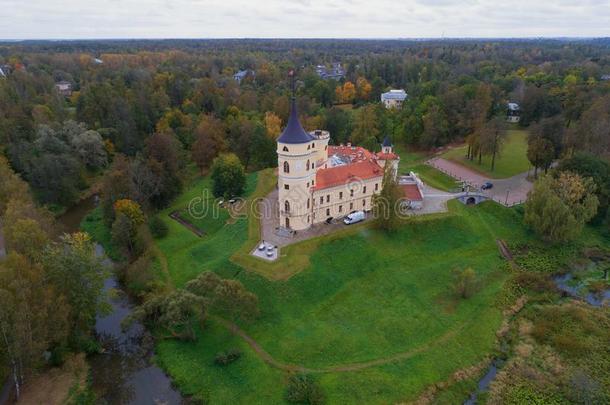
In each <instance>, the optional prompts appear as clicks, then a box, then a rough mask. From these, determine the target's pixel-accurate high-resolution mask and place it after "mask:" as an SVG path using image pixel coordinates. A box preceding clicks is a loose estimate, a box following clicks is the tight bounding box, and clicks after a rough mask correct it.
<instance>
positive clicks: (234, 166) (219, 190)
mask: <svg viewBox="0 0 610 405" xmlns="http://www.w3.org/2000/svg"><path fill="white" fill-rule="evenodd" d="M211 178H212V191H213V193H214V195H215V196H216V197H225V198H233V197H236V196H240V195H241V194H242V193H243V191H244V187H245V185H246V172H245V170H244V166H243V165H242V164H241V162H240V161H239V158H238V157H237V156H235V155H234V154H232V153H226V154H222V155H220V156H218V157H217V158H216V159H214V163H213V164H212V174H211Z"/></svg>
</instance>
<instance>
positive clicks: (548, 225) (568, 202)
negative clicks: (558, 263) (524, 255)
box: [524, 172, 599, 243]
mask: <svg viewBox="0 0 610 405" xmlns="http://www.w3.org/2000/svg"><path fill="white" fill-rule="evenodd" d="M598 204H599V201H598V200H597V197H596V196H595V195H594V194H593V183H592V182H591V181H590V180H588V179H583V178H582V177H580V176H579V175H577V174H573V173H569V172H561V173H560V174H559V176H558V177H557V178H553V177H551V176H544V177H541V178H540V179H538V180H537V181H536V183H535V184H534V188H533V190H532V191H531V192H530V194H529V195H528V198H527V201H526V202H525V214H524V222H525V224H526V225H528V226H530V227H531V228H532V229H533V230H534V231H535V232H536V233H538V234H539V235H540V236H541V237H542V238H543V239H545V240H547V241H549V242H553V243H559V242H567V241H569V240H572V239H574V238H575V237H576V236H578V235H579V234H580V232H581V231H582V228H583V226H584V224H585V223H586V222H587V221H589V220H590V219H591V218H593V216H594V215H595V213H596V212H597V206H598Z"/></svg>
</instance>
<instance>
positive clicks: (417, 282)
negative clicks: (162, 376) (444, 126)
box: [157, 176, 526, 404]
mask: <svg viewBox="0 0 610 405" xmlns="http://www.w3.org/2000/svg"><path fill="white" fill-rule="evenodd" d="M259 177H266V176H259ZM259 180H260V179H259ZM202 185H205V183H202ZM252 189H253V187H249V190H250V192H252ZM200 192H201V190H196V191H190V192H189V193H186V194H185V196H183V197H182V198H180V199H179V201H178V202H177V203H176V204H174V205H173V206H172V207H171V208H170V209H168V210H167V211H168V212H170V211H171V210H172V209H179V208H180V207H183V206H184V204H187V203H188V201H190V199H191V198H192V197H193V196H194V195H197V193H200ZM255 194H256V193H255ZM449 207H450V213H449V214H444V215H437V216H430V217H422V218H419V219H417V220H414V221H413V222H412V223H409V224H407V225H405V226H404V227H403V228H402V229H401V230H400V231H398V232H397V233H396V234H394V235H392V236H387V235H386V234H384V233H380V232H378V231H375V230H371V229H368V228H367V227H359V228H352V229H354V230H352V231H350V233H347V234H346V235H344V236H343V235H342V236H333V235H330V236H327V237H323V238H320V239H317V240H315V241H306V242H303V243H302V244H297V245H293V246H292V247H291V249H294V250H296V251H298V250H299V249H301V251H302V252H306V255H307V261H305V262H303V263H305V266H304V267H306V268H304V270H302V271H301V272H299V273H297V274H295V275H293V276H292V277H290V278H288V279H286V280H283V281H270V280H269V279H268V278H266V277H263V276H261V275H259V274H258V273H254V272H250V271H246V270H244V269H243V268H242V267H240V266H238V265H237V264H235V263H234V262H232V261H231V255H232V254H233V253H234V252H236V251H238V250H240V249H243V246H244V244H247V243H246V242H248V243H249V240H250V239H252V238H251V237H249V236H251V235H249V228H248V220H247V219H238V220H236V221H233V222H229V223H226V222H225V223H223V224H222V226H220V227H218V228H217V230H216V232H215V233H213V234H207V235H205V236H204V237H203V238H198V237H196V236H195V235H193V234H192V233H191V232H190V231H188V230H187V229H185V228H184V227H182V226H181V225H180V224H178V223H177V222H175V221H172V220H170V219H169V218H167V216H166V215H162V216H161V218H163V220H164V221H166V222H167V223H168V225H169V227H170V233H169V235H168V236H167V237H166V238H165V239H162V240H160V241H158V242H157V244H158V247H159V249H160V251H161V252H162V253H163V254H164V255H165V256H166V258H167V263H168V271H169V274H170V277H171V278H172V281H173V283H174V285H176V286H178V287H180V286H183V285H184V284H185V283H186V282H187V281H188V280H190V279H192V278H193V277H195V276H196V275H197V274H199V273H200V272H201V271H203V270H213V271H216V272H217V273H219V274H220V275H221V276H223V277H227V278H236V279H239V280H240V281H242V282H243V283H244V284H245V285H246V287H247V288H249V289H250V290H251V291H253V292H255V293H256V294H257V295H258V297H259V300H260V306H261V312H262V316H261V318H260V319H258V320H256V321H255V322H253V323H251V324H241V325H240V326H241V327H242V328H243V329H245V331H246V332H247V333H248V334H249V335H250V336H252V337H253V338H254V339H256V340H257V341H258V342H259V343H260V345H261V346H262V347H263V348H264V349H265V350H266V351H267V352H269V353H270V354H271V355H272V356H273V357H275V358H276V359H277V360H279V361H282V362H285V363H293V364H297V365H302V366H305V367H308V368H315V369H328V368H333V367H337V366H342V365H345V364H352V363H357V362H367V361H371V360H376V359H381V358H390V357H392V356H400V359H401V360H399V361H395V362H390V363H388V364H384V365H377V366H373V367H370V368H366V369H363V370H360V371H357V372H354V371H348V372H337V371H331V372H322V373H319V374H317V375H316V378H317V379H318V380H319V382H320V384H321V385H322V388H323V390H324V392H325V394H326V396H327V399H328V403H367V404H374V403H380V404H381V403H383V404H386V403H395V402H398V401H406V400H412V399H414V398H416V397H417V396H418V395H419V394H420V393H421V392H422V391H423V390H424V389H425V388H426V387H427V386H429V385H430V384H433V383H436V382H439V381H443V380H445V379H447V377H448V376H449V375H450V374H452V373H453V372H454V371H456V370H457V369H460V368H463V367H467V366H471V365H473V364H476V363H478V362H480V361H481V360H482V359H483V358H485V356H487V355H489V353H490V352H491V351H492V350H493V348H494V345H495V331H496V330H497V328H498V327H499V325H500V322H501V317H502V316H501V305H500V304H499V298H498V297H499V296H502V294H501V293H502V286H503V282H504V280H505V279H506V278H507V277H508V275H507V272H506V266H505V263H504V262H503V260H502V259H501V258H500V256H499V254H498V250H497V247H496V244H495V239H496V238H498V237H502V238H504V239H507V240H511V241H515V240H521V239H523V238H525V237H526V234H525V231H524V230H523V229H522V228H521V227H520V226H519V225H518V224H519V223H520V218H519V217H518V214H517V213H516V212H515V211H514V210H511V209H507V208H503V207H500V206H498V205H496V204H493V203H485V204H482V205H480V206H477V207H465V206H463V205H460V204H459V203H457V202H455V201H454V202H451V203H450V204H449ZM250 233H252V231H251V230H250ZM467 266H469V267H472V268H473V269H474V270H475V271H476V273H477V277H478V286H479V288H478V291H477V293H476V294H475V295H474V296H473V297H471V298H470V299H468V300H459V299H457V298H454V296H453V295H452V294H451V285H452V278H451V270H452V269H453V268H456V267H457V268H464V267H467ZM280 270H281V269H280ZM199 335H200V338H199V339H198V341H197V342H195V343H184V342H177V341H171V340H164V341H160V342H159V344H158V347H157V356H158V361H159V363H160V364H162V365H163V366H164V367H165V368H166V370H167V371H168V372H169V373H170V374H171V375H172V377H173V378H174V379H175V381H176V382H177V384H178V386H179V387H180V388H181V389H182V390H183V391H184V393H185V394H189V395H195V396H197V397H201V398H205V399H208V400H209V403H212V404H216V403H247V404H258V403H283V395H284V389H285V384H286V380H287V376H286V375H285V374H284V373H283V372H281V371H279V370H277V369H274V368H272V367H271V366H268V365H267V364H266V363H264V362H263V361H262V360H261V359H259V358H258V357H257V355H256V354H255V353H254V352H253V351H252V350H251V349H250V348H249V346H247V345H246V344H245V343H244V342H243V341H241V340H240V339H238V338H236V337H234V336H232V335H231V334H229V333H228V332H227V331H226V330H225V329H223V328H222V327H221V326H220V324H218V323H217V322H215V321H213V320H208V321H207V322H206V325H205V328H204V330H203V331H201V332H200V333H199ZM233 347H239V348H240V349H241V350H242V351H243V352H244V356H242V358H240V359H239V360H238V361H237V362H235V363H233V364H231V365H229V366H227V367H224V368H220V367H218V366H215V365H214V364H213V358H214V355H215V354H216V353H217V352H219V351H222V350H227V349H230V348H233ZM405 353H406V354H405Z"/></svg>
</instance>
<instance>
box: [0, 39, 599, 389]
mask: <svg viewBox="0 0 610 405" xmlns="http://www.w3.org/2000/svg"><path fill="white" fill-rule="evenodd" d="M333 63H340V64H341V66H342V68H343V69H344V76H343V77H342V78H341V79H339V80H332V79H325V78H323V77H321V76H320V75H319V74H318V73H317V71H316V67H317V66H318V65H324V66H327V67H330V66H332V64H333ZM0 69H1V70H0V72H1V74H0V232H2V233H3V234H4V239H5V244H6V252H7V257H6V259H5V260H4V261H3V262H1V263H0V379H2V381H3V380H4V379H5V378H9V377H10V379H11V380H13V381H14V385H15V387H16V389H17V390H19V387H20V386H21V385H22V384H24V383H25V382H27V379H28V376H29V375H31V373H32V372H33V371H34V370H39V369H41V368H44V367H46V366H48V365H57V364H61V363H62V361H63V358H64V356H65V355H66V354H67V353H70V352H86V353H93V352H95V351H96V350H98V349H99V347H98V346H97V342H96V340H95V338H94V336H93V333H92V330H93V326H94V323H95V314H96V313H99V312H100V311H101V312H103V311H104V310H105V308H103V307H104V305H102V304H100V303H101V302H102V301H103V300H102V299H101V298H100V297H102V296H103V292H102V284H103V278H104V270H103V266H102V265H101V261H100V259H99V258H98V257H96V255H95V252H94V245H93V241H92V240H91V237H90V236H89V235H88V234H86V233H81V232H78V233H74V234H63V232H62V231H61V230H60V228H59V226H57V224H56V222H55V221H56V217H58V216H60V215H61V214H62V213H64V212H66V211H67V210H69V209H70V208H71V207H72V206H74V205H75V204H77V203H78V202H79V201H81V200H83V199H86V198H89V197H91V196H93V195H96V196H99V200H100V207H101V215H102V222H103V224H104V226H105V228H106V233H107V234H108V235H109V237H110V238H111V239H112V243H113V246H114V247H115V248H116V251H114V252H112V251H111V252H109V253H110V254H114V257H113V258H115V259H117V258H118V259H120V260H122V261H123V262H124V263H125V264H124V266H125V270H124V272H125V273H124V277H125V278H126V282H127V283H128V284H129V285H130V286H131V289H132V293H134V295H136V296H138V298H139V299H141V300H142V301H143V302H146V304H145V306H143V310H142V312H143V313H145V314H144V315H142V317H143V318H142V319H146V318H147V317H148V319H150V317H151V316H153V315H151V314H158V313H159V312H160V311H162V309H161V308H162V306H163V305H167V306H171V305H184V300H185V299H190V298H192V299H193V300H195V301H196V299H195V298H193V296H192V294H195V293H193V292H192V291H191V292H186V291H184V292H183V293H184V294H191V295H189V296H188V297H186V298H185V297H184V296H178V295H179V294H180V293H178V292H172V293H171V294H174V295H175V296H174V299H175V301H174V302H170V301H171V300H170V299H169V298H168V300H170V301H167V302H165V303H162V302H161V301H162V300H161V301H160V298H159V294H160V293H162V292H167V291H166V290H167V286H164V285H160V284H158V283H157V284H155V283H150V282H148V281H149V280H147V279H146V278H147V277H149V276H148V275H147V276H134V274H136V273H138V272H139V271H140V270H141V269H142V268H144V267H149V266H151V263H150V252H151V250H152V249H153V248H154V247H153V246H152V244H151V240H152V239H153V238H157V237H163V235H165V234H166V233H167V229H166V225H164V224H163V223H162V222H161V221H158V220H157V219H156V218H155V215H156V214H157V213H158V212H160V211H162V210H164V209H167V208H168V207H169V206H170V205H171V204H172V203H173V202H174V201H175V199H176V198H177V197H178V196H179V195H180V194H181V193H182V192H183V191H184V190H185V188H186V187H188V186H189V185H190V184H192V183H193V181H196V179H197V178H199V176H201V175H208V174H211V175H212V177H214V176H215V173H217V171H219V170H223V167H229V166H230V167H231V168H232V173H233V174H232V176H234V177H233V179H234V181H232V182H230V183H231V184H229V185H227V188H230V187H232V186H233V185H234V184H238V185H239V186H238V187H237V188H235V189H230V192H229V191H225V190H218V191H216V194H217V195H218V196H224V197H233V196H235V195H238V194H240V193H242V192H243V190H244V188H246V187H247V184H246V176H247V175H248V174H249V173H254V172H257V171H260V170H263V169H267V168H273V167H275V166H276V165H277V156H276V139H277V137H278V135H279V134H280V133H281V131H282V129H283V127H284V125H285V124H286V121H287V119H288V116H289V112H290V97H291V82H290V79H289V76H288V72H289V71H290V70H293V69H294V70H295V72H296V102H297V106H298V112H299V114H300V118H301V122H302V123H303V126H304V127H305V129H307V130H310V131H311V130H315V129H324V130H328V131H329V132H330V136H331V144H335V145H338V144H345V143H348V142H351V143H352V144H357V145H362V146H364V147H367V148H369V149H371V150H374V151H378V150H379V147H380V146H379V145H380V143H381V141H382V140H383V138H384V137H385V136H386V135H388V136H390V138H391V139H392V140H393V142H394V143H395V144H396V145H398V146H400V147H403V148H408V149H409V150H412V151H425V152H435V151H441V150H443V149H444V148H447V147H448V146H453V145H462V144H466V145H467V158H468V159H471V160H473V161H476V160H477V159H478V161H479V162H480V161H481V157H482V156H492V155H493V157H495V156H496V155H501V154H502V146H503V142H504V140H503V138H502V131H499V130H498V128H500V127H501V128H503V129H504V128H506V127H507V124H506V122H505V121H506V120H505V117H506V114H507V103H509V102H513V103H518V104H519V105H520V109H521V117H520V121H519V123H518V124H514V127H515V128H521V129H527V133H528V137H527V158H528V160H529V161H530V163H531V164H532V166H533V167H534V168H535V170H536V172H537V173H538V171H540V172H542V171H544V172H546V171H548V170H549V169H550V168H551V167H552V165H553V162H558V163H557V164H558V165H559V167H561V168H563V169H565V170H570V171H572V172H575V173H578V174H580V175H582V176H583V177H587V178H589V179H590V182H586V184H585V186H586V187H588V188H589V189H590V190H593V191H592V193H593V194H595V196H596V198H597V201H598V203H597V205H598V206H599V207H597V205H596V206H595V208H596V210H591V209H589V211H591V212H590V213H589V214H587V215H586V222H588V221H589V220H591V221H592V222H593V223H594V224H599V225H600V226H604V227H608V224H609V223H610V213H609V210H608V206H609V203H610V166H609V163H608V162H609V160H608V159H609V158H610V80H609V79H610V76H608V75H610V43H609V42H608V41H607V40H594V39H592V40H577V41H576V40H574V41H569V40H550V39H548V40H543V39H540V40H500V39H498V40H493V39H489V40H445V41H441V40H420V41H407V40H404V41H403V40H379V41H375V40H288V39H285V40H279V39H278V40H271V39H270V40H200V41H199V40H150V41H148V40H113V41H53V42H47V41H23V42H14V43H12V42H5V43H0ZM244 70H246V71H247V72H249V73H248V74H246V75H245V77H244V78H243V79H242V80H241V81H238V80H236V79H235V78H234V74H235V73H237V72H239V71H244ZM60 84H62V85H63V87H61V88H60V87H58V86H59V85H60ZM66 89H67V90H66ZM389 89H405V90H406V92H407V94H408V98H407V100H406V101H405V103H404V104H403V106H402V108H400V109H386V108H384V107H383V105H382V104H381V103H380V102H379V100H380V96H381V94H382V93H383V92H386V91H388V90H389ZM492 162H493V160H492ZM492 164H493V163H492ZM492 170H493V167H492ZM545 181H546V180H545ZM554 181H556V182H557V183H556V184H555V185H550V182H551V180H548V182H549V184H546V183H544V184H543V182H541V183H540V185H537V186H536V187H537V188H536V189H539V190H540V193H542V192H543V191H544V192H548V193H550V192H551V191H549V189H548V188H549V187H551V188H552V187H561V184H562V181H563V182H564V183H566V182H567V183H569V182H570V180H569V179H563V178H560V179H555V180H554ZM545 184H546V185H545ZM545 187H546V188H545ZM541 198H542V199H544V198H545V197H541ZM538 222H540V221H539V220H538V219H536V218H533V217H530V218H529V223H530V224H531V226H532V227H533V228H536V226H538V227H540V226H541V225H540V224H538ZM144 225H148V226H144ZM572 228H574V227H572ZM564 231H565V233H566V234H567V233H568V230H567V229H564ZM559 239H561V238H559ZM142 273H144V274H148V273H146V272H145V271H144V270H142ZM204 274H205V273H204ZM130 277H131V278H130ZM210 277H211V276H210ZM142 280H144V281H142ZM225 281H226V280H225ZM199 282H201V283H204V282H210V281H209V280H207V281H206V280H203V279H201V280H199ZM214 283H221V282H220V281H218V280H215V281H214ZM215 285H216V284H215ZM83 286H86V287H87V288H83ZM231 287H232V288H234V289H235V291H236V293H235V296H232V297H229V298H226V299H225V301H226V302H225V304H224V305H225V307H223V308H222V310H223V311H224V310H226V311H230V307H231V306H232V305H234V306H237V307H239V306H240V305H243V308H241V307H239V311H242V312H257V311H258V309H256V308H255V309H252V308H251V307H252V306H254V307H255V306H256V305H255V304H253V302H254V301H256V300H255V297H254V298H253V297H252V296H251V293H250V292H248V291H246V290H245V288H244V286H243V285H241V284H239V285H232V286H231ZM193 288H194V289H195V290H197V288H201V287H197V286H195V287H193ZM227 288H228V287H227ZM178 291H182V290H178ZM171 294H170V296H171ZM195 295H196V294H195ZM151 297H152V298H151ZM189 297H190V298H189ZM231 300H232V301H231ZM146 305H147V306H146ZM219 305H220V304H219ZM180 310H181V311H183V313H182V315H185V314H186V315H185V316H190V315H192V313H191V312H189V311H191V308H190V307H189V308H186V307H181V308H180ZM233 310H235V308H233ZM156 320H157V321H158V319H156ZM168 330H172V333H184V334H185V335H188V336H192V335H193V334H194V332H192V331H191V330H190V329H189V330H188V331H185V330H183V329H182V328H178V332H177V331H176V330H175V329H174V328H173V327H172V328H168Z"/></svg>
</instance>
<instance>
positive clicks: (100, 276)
mask: <svg viewBox="0 0 610 405" xmlns="http://www.w3.org/2000/svg"><path fill="white" fill-rule="evenodd" d="M42 263H43V266H44V268H45V270H46V274H47V277H48V279H49V280H50V281H51V282H52V283H53V285H54V286H55V288H57V291H58V292H59V293H60V294H62V295H63V296H64V297H66V300H67V302H68V304H69V305H70V308H71V311H70V314H69V317H68V330H69V331H70V340H71V344H72V347H74V348H75V349H77V350H82V349H84V346H83V344H84V343H85V342H86V341H88V340H89V339H90V333H91V330H92V329H93V326H94V325H95V317H96V315H97V314H98V313H104V311H105V310H106V304H105V301H104V299H103V298H104V290H103V287H104V279H105V269H104V265H103V264H102V260H101V258H99V257H97V256H96V254H95V246H94V244H93V242H92V241H91V238H90V237H89V235H87V234H86V233H81V232H77V233H74V234H71V235H68V234H64V235H63V236H62V237H61V238H60V240H59V242H55V243H52V244H51V245H49V246H48V247H47V248H46V249H45V251H44V254H43V260H42Z"/></svg>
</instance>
